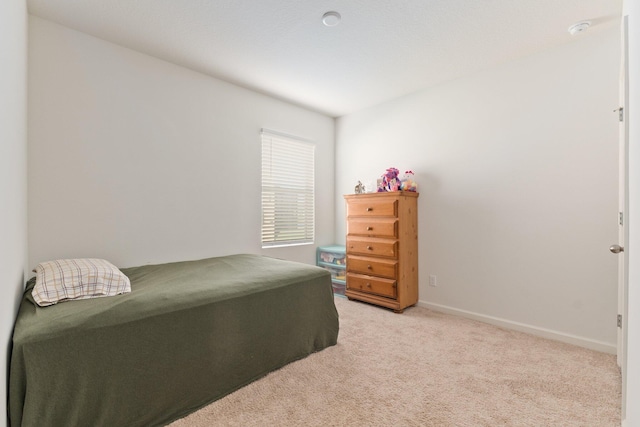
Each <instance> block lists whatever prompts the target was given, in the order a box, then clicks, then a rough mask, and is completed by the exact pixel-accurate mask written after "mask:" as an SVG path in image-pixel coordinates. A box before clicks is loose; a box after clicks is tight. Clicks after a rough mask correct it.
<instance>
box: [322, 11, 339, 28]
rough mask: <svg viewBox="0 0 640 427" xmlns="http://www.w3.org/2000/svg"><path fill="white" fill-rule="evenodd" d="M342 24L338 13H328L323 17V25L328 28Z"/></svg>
mask: <svg viewBox="0 0 640 427" xmlns="http://www.w3.org/2000/svg"><path fill="white" fill-rule="evenodd" d="M339 22H340V14H339V13H338V12H334V11H331V12H327V13H325V14H324V15H322V23H323V24H324V25H326V26H327V27H335V26H336V25H338V23H339Z"/></svg>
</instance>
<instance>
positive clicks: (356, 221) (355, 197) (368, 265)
mask: <svg viewBox="0 0 640 427" xmlns="http://www.w3.org/2000/svg"><path fill="white" fill-rule="evenodd" d="M344 198H345V201H346V203H347V289H346V291H345V295H346V296H347V297H348V298H349V299H357V300H360V301H366V302H369V303H372V304H377V305H380V306H383V307H387V308H391V309H393V310H394V311H396V312H398V313H402V311H403V310H404V309H405V308H406V307H409V306H411V305H414V304H415V303H416V302H418V203H417V201H418V193H412V192H405V191H394V192H384V193H367V194H349V195H346V196H344Z"/></svg>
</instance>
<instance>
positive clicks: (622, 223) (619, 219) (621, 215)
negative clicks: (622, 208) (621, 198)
mask: <svg viewBox="0 0 640 427" xmlns="http://www.w3.org/2000/svg"><path fill="white" fill-rule="evenodd" d="M618 224H620V225H624V214H623V213H622V212H618Z"/></svg>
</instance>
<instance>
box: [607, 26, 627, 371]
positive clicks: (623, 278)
mask: <svg viewBox="0 0 640 427" xmlns="http://www.w3.org/2000/svg"><path fill="white" fill-rule="evenodd" d="M627 46H628V43H627V19H626V17H625V19H624V20H623V25H622V55H621V56H622V64H621V67H620V109H619V110H616V111H617V112H618V114H619V117H620V141H619V144H620V154H619V164H620V166H619V171H620V172H619V185H618V188H619V196H618V206H619V214H618V215H619V216H618V243H617V244H614V245H612V246H611V248H610V250H611V252H613V253H616V254H617V256H618V346H617V347H618V349H617V354H618V357H617V360H618V366H620V368H621V369H622V377H623V378H624V376H625V372H626V365H625V352H626V339H625V337H626V334H625V331H626V325H627V290H628V281H627V273H628V271H629V263H628V258H627V253H626V252H625V251H624V246H625V243H626V242H627V240H628V236H627V234H628V231H627V227H626V224H627V221H628V219H627V215H628V211H629V209H628V203H627V199H628V189H629V179H628V176H629V174H628V167H627V164H628V162H629V159H628V148H629V140H628V139H629V138H628V135H629V132H628V130H629V129H628V120H625V115H626V111H627V108H626V107H627V98H628V92H629V90H628V88H629V85H628V81H629V79H628V76H629V74H628V68H629V67H628V61H627V58H628V52H627Z"/></svg>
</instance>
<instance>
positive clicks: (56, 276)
mask: <svg viewBox="0 0 640 427" xmlns="http://www.w3.org/2000/svg"><path fill="white" fill-rule="evenodd" d="M34 271H35V272H36V285H35V287H34V288H33V291H31V295H33V299H34V300H35V302H36V303H37V304H38V305H39V306H41V307H44V306H48V305H53V304H56V303H58V302H62V301H68V300H75V299H86V298H97V297H106V296H111V295H118V294H124V293H128V292H131V282H130V281H129V278H128V277H127V276H125V275H124V274H123V273H122V272H121V271H120V270H118V268H117V267H116V266H115V265H113V264H111V263H110V262H109V261H105V260H103V259H93V258H79V259H59V260H55V261H48V262H43V263H40V264H38V265H37V266H36V268H35V270H34Z"/></svg>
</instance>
